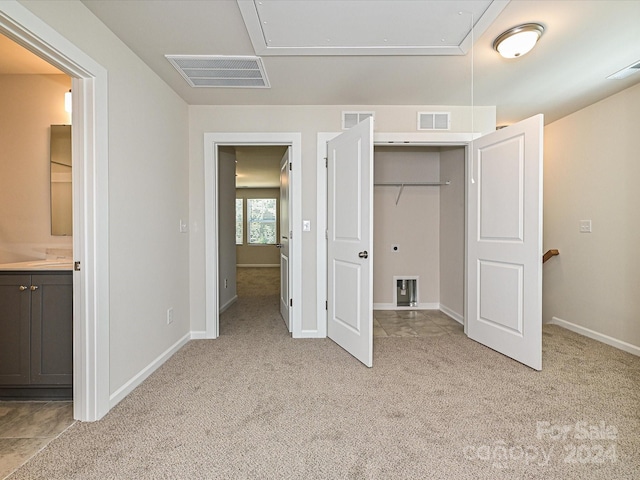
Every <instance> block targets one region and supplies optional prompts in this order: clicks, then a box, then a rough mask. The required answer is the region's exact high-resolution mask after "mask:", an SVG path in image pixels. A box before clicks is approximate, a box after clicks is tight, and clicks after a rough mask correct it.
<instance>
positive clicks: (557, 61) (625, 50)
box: [84, 0, 640, 124]
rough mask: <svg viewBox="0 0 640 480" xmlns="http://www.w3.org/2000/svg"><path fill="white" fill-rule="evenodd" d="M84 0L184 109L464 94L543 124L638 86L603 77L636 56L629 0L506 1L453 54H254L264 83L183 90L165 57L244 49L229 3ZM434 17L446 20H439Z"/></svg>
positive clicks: (243, 32) (639, 44)
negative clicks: (529, 26)
mask: <svg viewBox="0 0 640 480" xmlns="http://www.w3.org/2000/svg"><path fill="white" fill-rule="evenodd" d="M261 1H263V2H266V1H268V0H261ZM415 1H418V0H415ZM426 1H427V2H429V1H433V0H426ZM452 1H455V0H452ZM84 3H85V5H86V6H87V7H88V8H89V9H91V10H92V11H93V13H94V14H96V15H97V16H98V17H99V18H100V19H101V20H102V21H103V22H104V23H105V24H106V25H107V26H108V27H109V28H110V29H111V30H112V31H113V32H115V34H116V35H118V37H120V38H121V39H122V41H124V42H125V43H126V44H127V45H128V46H129V47H130V48H131V49H132V50H133V51H134V52H136V53H137V54H138V56H139V57H140V58H141V59H142V60H143V61H144V62H145V63H147V64H148V65H149V66H150V67H151V68H152V69H153V70H154V71H155V72H156V73H157V74H158V75H159V76H160V77H162V78H163V79H164V80H165V81H166V82H167V83H168V84H169V85H170V86H171V87H172V88H173V89H174V90H175V91H176V92H177V93H178V94H179V95H180V96H181V97H182V98H183V99H184V100H185V101H186V102H187V103H189V104H193V105H216V104H227V105H234V104H240V105H242V104H244V105H253V104H255V105H278V104H283V105H322V104H329V105H434V104H435V105H438V104H440V105H469V104H471V103H472V102H473V104H475V105H496V106H497V112H498V124H508V123H512V122H514V121H517V120H520V119H523V118H526V117H528V116H530V115H533V114H536V113H544V114H545V119H546V122H547V123H548V122H550V121H553V120H556V119H558V118H560V117H562V116H565V115H567V114H569V113H572V112H574V111H576V110H578V109H580V108H583V107H584V106H587V105H589V104H591V103H593V102H594V101H597V100H600V99H602V98H605V97H607V96H609V95H611V94H613V93H616V92H618V91H620V90H622V89H624V88H627V87H629V86H631V85H633V84H636V83H638V82H640V74H637V75H632V76H630V77H628V78H627V79H625V80H607V79H606V77H607V76H608V75H610V74H612V73H614V72H616V71H617V70H619V69H621V68H623V67H625V66H627V65H630V64H632V63H634V62H636V61H638V60H640V28H638V20H640V1H638V0H631V1H627V0H604V1H587V0H584V1H583V0H564V1H562V0H560V1H540V0H536V1H528V0H512V1H511V2H510V3H509V4H508V5H507V6H506V7H505V8H504V10H503V11H502V12H501V13H500V14H499V16H498V17H497V18H496V20H495V21H494V22H493V23H492V24H491V25H489V26H488V27H487V28H486V31H485V32H484V33H483V34H482V35H479V36H478V38H476V39H475V42H474V46H473V49H472V50H471V52H470V53H469V54H467V55H463V56H448V55H444V56H443V55H439V56H424V55H411V56H399V55H387V56H372V55H361V56H358V55H356V56H342V55H340V56H338V55H325V56H269V57H265V58H264V63H265V68H266V71H267V75H268V78H269V80H270V83H271V88H269V89H234V88H197V89H196V88H192V87H190V86H189V85H188V84H187V83H186V82H185V80H184V79H183V78H182V77H181V75H180V74H179V73H178V72H177V71H176V70H175V69H174V68H173V67H172V66H171V64H170V63H169V62H168V61H167V60H166V59H165V57H164V55H166V54H185V55H253V54H255V53H256V52H255V50H254V47H253V44H252V42H251V39H250V37H249V34H248V32H247V27H246V26H245V23H244V21H243V17H242V15H241V12H240V8H239V7H238V4H237V2H236V1H235V0H217V1H200V0H145V1H130V0H84ZM299 3H301V4H302V3H305V2H299ZM326 3H327V4H329V5H331V4H334V3H337V2H333V1H332V0H327V1H326ZM357 3H358V4H360V5H361V7H362V8H363V9H375V8H376V4H377V1H375V0H374V1H370V2H368V4H367V2H366V1H365V0H360V1H359V2H357ZM398 5H399V7H400V6H401V5H402V2H400V3H398ZM399 10H400V8H399ZM390 20H391V21H392V22H397V23H398V24H400V25H401V26H403V27H404V25H414V23H415V22H406V19H405V15H404V12H402V11H398V12H397V16H394V17H393V18H391V19H390ZM431 21H433V19H431ZM438 21H442V23H446V19H444V18H443V19H438ZM526 22H540V23H542V24H543V25H544V26H545V28H546V30H545V33H544V35H543V36H542V38H541V40H540V42H539V44H538V46H537V47H536V48H535V49H534V50H533V51H532V52H531V53H529V54H527V55H526V56H523V57H521V58H518V59H513V60H505V59H502V58H501V57H499V56H498V55H497V54H496V52H494V51H493V49H492V46H491V45H492V42H493V40H494V38H495V37H497V36H498V35H499V34H500V33H502V32H503V31H504V30H506V29H508V28H510V27H513V26H515V25H517V24H520V23H526ZM426 24H427V21H426V19H425V25H426Z"/></svg>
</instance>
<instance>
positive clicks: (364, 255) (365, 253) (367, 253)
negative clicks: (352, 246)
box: [358, 250, 369, 258]
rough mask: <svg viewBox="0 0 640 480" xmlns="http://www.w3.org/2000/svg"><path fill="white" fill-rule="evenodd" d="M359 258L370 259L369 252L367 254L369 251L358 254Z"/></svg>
mask: <svg viewBox="0 0 640 480" xmlns="http://www.w3.org/2000/svg"><path fill="white" fill-rule="evenodd" d="M358 256H359V257H360V258H369V252H367V251H366V250H365V251H364V252H360V253H359V254H358Z"/></svg>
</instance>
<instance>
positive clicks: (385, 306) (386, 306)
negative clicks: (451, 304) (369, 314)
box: [373, 303, 440, 310]
mask: <svg viewBox="0 0 640 480" xmlns="http://www.w3.org/2000/svg"><path fill="white" fill-rule="evenodd" d="M373 309H374V310H440V304H439V303H419V304H418V305H416V306H415V307H399V306H397V305H394V304H393V303H374V304H373Z"/></svg>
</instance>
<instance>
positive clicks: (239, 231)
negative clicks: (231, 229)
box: [236, 198, 244, 245]
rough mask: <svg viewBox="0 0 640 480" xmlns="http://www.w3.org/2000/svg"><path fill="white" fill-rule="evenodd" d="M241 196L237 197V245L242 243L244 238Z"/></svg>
mask: <svg viewBox="0 0 640 480" xmlns="http://www.w3.org/2000/svg"><path fill="white" fill-rule="evenodd" d="M242 207H243V202H242V199H241V198H236V245H242V243H243V240H244V225H243V224H244V212H243V211H242V210H243V208H242Z"/></svg>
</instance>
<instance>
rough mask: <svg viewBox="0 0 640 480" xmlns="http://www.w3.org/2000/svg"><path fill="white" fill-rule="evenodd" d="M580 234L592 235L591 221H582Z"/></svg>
mask: <svg viewBox="0 0 640 480" xmlns="http://www.w3.org/2000/svg"><path fill="white" fill-rule="evenodd" d="M580 233H591V220H580Z"/></svg>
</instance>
